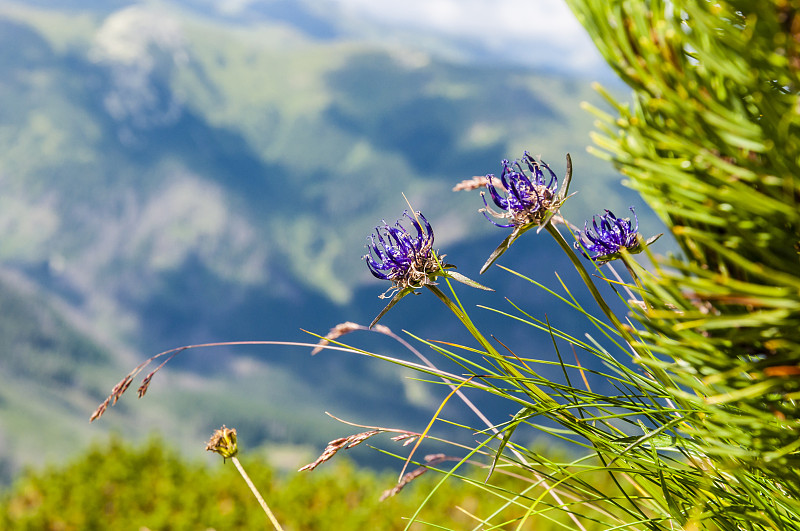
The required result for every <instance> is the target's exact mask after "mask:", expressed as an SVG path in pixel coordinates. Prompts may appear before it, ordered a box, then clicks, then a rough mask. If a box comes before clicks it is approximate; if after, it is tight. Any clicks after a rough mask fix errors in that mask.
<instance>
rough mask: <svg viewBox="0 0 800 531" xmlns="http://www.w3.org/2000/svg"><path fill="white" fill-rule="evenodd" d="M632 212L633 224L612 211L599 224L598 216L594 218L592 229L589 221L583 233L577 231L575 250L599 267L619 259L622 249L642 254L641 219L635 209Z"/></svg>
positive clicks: (631, 208)
mask: <svg viewBox="0 0 800 531" xmlns="http://www.w3.org/2000/svg"><path fill="white" fill-rule="evenodd" d="M630 211H631V213H633V219H634V222H633V223H632V222H631V220H630V218H618V217H617V216H615V215H614V213H613V212H611V211H610V210H606V213H605V214H603V215H601V216H600V223H599V224H598V221H597V216H592V228H589V222H588V221H587V222H586V223H584V225H583V230H582V231H580V230H577V231H575V236H576V237H577V238H578V241H576V242H575V248H576V249H580V250H581V252H582V253H583V255H584V256H586V257H587V258H589V259H591V260H593V261H594V262H595V263H597V264H598V265H602V264H605V263H606V262H609V261H611V260H614V259H617V258H619V257H620V251H621V250H622V249H627V251H628V252H629V253H634V254H635V253H639V252H642V251H643V250H644V245H642V243H643V242H642V239H641V236H640V235H639V232H638V230H639V219H638V218H637V217H636V212H634V210H633V207H630ZM634 225H635V226H634ZM660 236H661V235H660V234H659V235H658V236H655V237H653V238H651V239H650V240H648V241H647V242H646V243H645V245H649V244H651V243H653V242H654V241H655V240H656V239H658V238H659V237H660ZM587 251H588V252H590V253H594V256H589V255H588V254H586V252H587Z"/></svg>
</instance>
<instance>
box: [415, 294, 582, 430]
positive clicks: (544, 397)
mask: <svg viewBox="0 0 800 531" xmlns="http://www.w3.org/2000/svg"><path fill="white" fill-rule="evenodd" d="M425 287H426V288H428V289H429V290H431V291H432V292H433V293H434V295H436V296H437V297H438V298H439V300H441V301H442V302H443V303H444V304H445V305H446V306H447V307H448V309H450V311H452V312H453V313H454V314H455V316H456V317H457V318H458V320H459V321H461V322H462V323H463V324H464V326H465V327H466V328H467V330H469V333H470V334H472V337H474V338H475V339H476V340H477V341H478V343H480V345H481V346H482V347H483V348H484V349H485V350H486V353H487V354H488V355H489V356H491V357H492V358H493V359H495V360H496V361H497V363H499V364H500V366H501V367H502V368H503V369H504V370H505V371H506V372H507V373H508V374H509V375H510V376H512V377H513V378H514V379H515V380H516V381H517V382H518V383H519V384H520V385H521V386H522V387H524V390H527V391H528V392H529V393H530V394H532V395H533V396H535V397H536V398H537V399H538V400H539V402H540V404H542V406H544V407H546V408H548V409H554V410H557V409H560V408H561V405H560V404H559V403H558V402H556V401H555V400H553V398H552V397H551V396H550V395H548V394H547V393H545V392H544V391H542V390H541V389H539V387H538V386H536V385H535V384H533V383H531V382H530V381H528V380H530V379H531V378H539V375H537V374H536V373H534V372H533V371H531V374H530V376H527V377H526V376H525V375H523V374H522V373H521V372H520V371H519V369H517V368H516V367H515V366H514V364H512V363H509V362H508V360H506V358H505V357H504V356H502V355H501V354H500V353H499V352H498V351H497V349H495V348H494V346H492V344H491V343H489V341H488V340H487V339H486V338H485V337H484V336H483V334H481V333H480V331H479V330H478V329H477V328H476V327H475V325H474V324H473V322H472V320H471V319H470V318H469V316H468V315H467V314H466V313H465V312H464V311H463V310H462V309H461V307H460V306H459V305H458V304H456V303H455V302H453V300H452V299H450V297H448V296H447V295H446V294H445V293H444V292H443V291H442V290H440V289H439V288H438V287H436V286H434V285H431V284H426V286H425ZM557 414H558V415H559V416H560V417H563V419H564V420H566V421H567V422H570V423H571V422H572V421H574V420H576V419H575V417H574V415H572V414H571V413H570V412H568V411H559V412H557Z"/></svg>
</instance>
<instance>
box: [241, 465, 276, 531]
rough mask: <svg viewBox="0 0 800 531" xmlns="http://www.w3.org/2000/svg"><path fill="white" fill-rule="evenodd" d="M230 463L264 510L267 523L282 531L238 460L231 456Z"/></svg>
mask: <svg viewBox="0 0 800 531" xmlns="http://www.w3.org/2000/svg"><path fill="white" fill-rule="evenodd" d="M231 461H233V464H234V465H236V470H238V471H239V474H241V475H242V478H243V479H244V482H245V483H247V486H248V487H250V490H251V491H252V492H253V496H255V497H256V500H258V503H259V505H261V508H262V509H264V512H265V513H267V518H269V521H270V522H272V525H273V526H274V527H275V529H276V530H277V531H283V528H282V527H281V524H280V523H278V519H277V518H275V515H274V514H272V511H271V510H270V508H269V506H268V505H267V502H265V501H264V498H263V496H261V493H260V492H258V489H257V488H256V486H255V485H254V484H253V482H252V480H251V479H250V476H248V475H247V472H245V471H244V467H243V466H242V464H241V463H240V462H239V459H238V458H237V457H236V456H233V457H231Z"/></svg>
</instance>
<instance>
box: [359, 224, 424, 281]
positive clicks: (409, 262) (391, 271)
mask: <svg viewBox="0 0 800 531" xmlns="http://www.w3.org/2000/svg"><path fill="white" fill-rule="evenodd" d="M403 215H404V216H405V217H407V218H408V219H409V220H410V221H411V225H412V226H413V227H414V231H413V232H415V233H416V234H413V233H412V232H409V231H408V230H407V229H406V228H405V227H403V225H402V224H401V223H400V221H402V218H401V219H400V220H398V221H397V222H396V223H395V224H394V225H393V226H390V225H388V224H387V223H386V222H385V221H384V222H383V226H380V227H376V228H375V234H372V235H370V243H369V244H368V245H367V248H368V249H369V253H368V254H366V255H364V257H363V258H364V260H365V261H366V262H367V267H368V268H369V270H370V272H371V273H372V274H373V275H374V276H375V277H376V278H379V279H381V280H390V281H391V282H392V284H393V286H394V288H397V289H404V288H408V287H411V288H416V287H420V286H422V285H424V284H426V283H430V282H432V280H431V278H430V276H431V275H433V274H435V273H437V272H438V271H439V263H438V262H437V260H436V258H435V255H434V252H433V229H432V228H431V225H430V223H428V220H426V219H425V216H423V215H422V213H421V212H416V214H415V215H414V216H413V217H412V216H411V215H409V213H408V211H405V212H403ZM420 221H421V222H422V223H421V224H420Z"/></svg>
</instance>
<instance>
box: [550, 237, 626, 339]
mask: <svg viewBox="0 0 800 531" xmlns="http://www.w3.org/2000/svg"><path fill="white" fill-rule="evenodd" d="M545 229H546V230H547V232H549V233H550V235H551V236H552V237H553V238H554V239H555V240H556V242H557V243H558V245H559V246H561V249H563V250H564V252H565V253H567V256H568V257H569V259H570V260H571V261H572V264H573V265H574V266H575V269H576V270H577V271H578V274H579V275H580V276H581V279H582V280H583V283H584V284H586V287H587V288H589V291H591V292H592V297H594V300H595V301H597V304H598V305H599V306H600V309H601V310H603V313H604V314H605V315H606V317H608V318H609V320H610V321H611V324H613V325H614V328H616V329H617V330H618V331H619V333H620V334H622V336H623V337H624V338H625V340H626V341H627V342H628V343H629V344H631V346H632V347H633V337H631V335H630V333H629V332H628V330H627V328H626V327H624V326H623V325H622V322H621V321H620V320H619V318H618V317H617V316H616V315H615V314H614V312H612V311H611V308H610V307H609V306H608V304H607V303H606V301H605V300H604V299H603V296H602V295H600V292H599V291H598V290H597V286H595V285H594V282H593V281H592V279H591V277H590V276H589V273H588V272H587V271H586V268H585V267H583V264H582V263H581V261H580V259H579V258H578V256H577V255H576V254H575V253H574V252H572V247H570V245H569V243H567V240H565V239H564V235H563V234H561V233H560V232H559V231H558V229H557V228H555V227H554V226H553V224H552V223H548V224H547V225H545Z"/></svg>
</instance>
